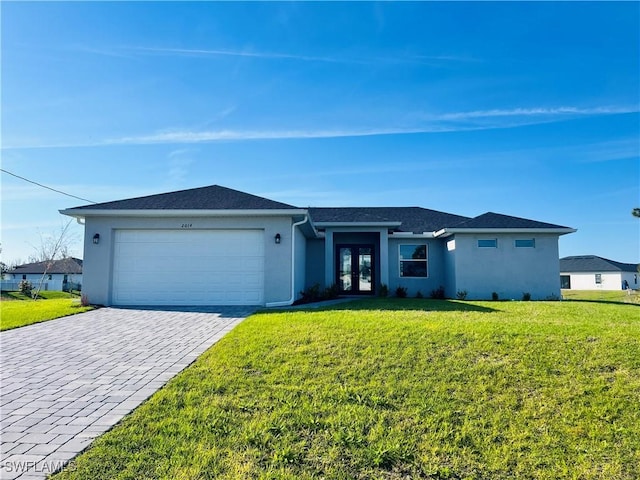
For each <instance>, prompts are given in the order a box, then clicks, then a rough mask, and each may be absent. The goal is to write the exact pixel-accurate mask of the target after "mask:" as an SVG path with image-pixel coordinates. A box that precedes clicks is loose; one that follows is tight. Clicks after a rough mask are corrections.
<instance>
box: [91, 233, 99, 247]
mask: <svg viewBox="0 0 640 480" xmlns="http://www.w3.org/2000/svg"><path fill="white" fill-rule="evenodd" d="M93 243H94V245H97V244H99V243H100V234H99V233H96V234H95V235H94V236H93Z"/></svg>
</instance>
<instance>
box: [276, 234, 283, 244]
mask: <svg viewBox="0 0 640 480" xmlns="http://www.w3.org/2000/svg"><path fill="white" fill-rule="evenodd" d="M280 240H282V237H281V236H280V234H279V233H276V245H279V244H280Z"/></svg>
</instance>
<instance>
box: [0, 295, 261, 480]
mask: <svg viewBox="0 0 640 480" xmlns="http://www.w3.org/2000/svg"><path fill="white" fill-rule="evenodd" d="M192 310H193V311H184V309H181V310H179V311H169V310H158V309H118V308H101V309H99V310H94V311H91V312H87V313H82V314H79V315H74V316H70V317H65V318H60V319H57V320H51V321H48V322H43V323H39V324H35V325H29V326H27V327H22V328H17V329H14V330H8V331H5V332H2V333H0V362H1V363H0V366H1V374H0V442H1V446H0V478H2V479H14V478H20V479H31V478H39V479H42V478H45V477H46V476H47V475H48V474H50V473H52V472H53V471H55V470H57V469H59V468H60V467H62V466H63V465H65V464H67V463H69V462H70V461H72V459H73V458H74V457H75V456H76V455H77V454H78V453H80V452H82V451H83V450H84V449H86V448H87V447H88V446H89V444H90V443H91V441H92V440H93V439H94V438H96V437H98V436H99V435H101V434H102V433H104V432H106V431H107V430H109V429H110V428H111V427H112V426H113V425H115V424H116V423H117V422H118V421H120V419H122V417H124V416H125V415H126V414H128V413H129V412H131V411H132V410H133V409H134V408H136V407H137V406H138V405H140V404H141V403H142V402H143V401H144V400H145V399H147V398H148V397H149V396H150V395H152V394H153V393H154V392H156V391H157V390H158V389H159V388H160V387H162V386H163V385H164V384H165V383H166V382H167V381H168V380H169V379H171V378H172V377H173V376H175V375H176V374H177V373H178V372H180V371H181V370H183V369H184V368H185V367H186V366H188V365H189V364H190V363H192V362H193V361H194V360H195V359H196V358H197V357H198V356H199V355H200V354H201V353H203V352H204V351H205V350H206V349H207V348H209V347H210V346H211V345H213V344H214V343H215V342H216V341H218V340H219V339H220V338H222V337H223V336H224V335H225V334H226V333H227V332H229V331H230V330H231V329H232V328H233V327H235V326H236V325H237V324H238V323H239V322H240V321H242V320H243V319H244V318H245V317H246V316H247V315H249V314H250V313H251V309H248V308H245V307H237V308H234V307H225V308H220V309H216V310H210V311H206V310H205V311H203V309H192ZM70 465H71V466H72V463H71V464H70Z"/></svg>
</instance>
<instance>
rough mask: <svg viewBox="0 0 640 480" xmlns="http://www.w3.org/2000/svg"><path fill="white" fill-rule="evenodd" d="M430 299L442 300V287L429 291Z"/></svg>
mask: <svg viewBox="0 0 640 480" xmlns="http://www.w3.org/2000/svg"><path fill="white" fill-rule="evenodd" d="M430 297H431V298H433V299H434V300H444V287H443V286H442V285H440V286H439V287H438V288H436V289H435V290H431V295H430Z"/></svg>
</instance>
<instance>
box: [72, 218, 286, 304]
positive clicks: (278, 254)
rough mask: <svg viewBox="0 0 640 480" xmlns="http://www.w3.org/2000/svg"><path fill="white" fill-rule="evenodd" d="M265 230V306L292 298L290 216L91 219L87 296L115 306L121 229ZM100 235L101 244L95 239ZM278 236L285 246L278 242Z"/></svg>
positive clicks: (86, 248)
mask: <svg viewBox="0 0 640 480" xmlns="http://www.w3.org/2000/svg"><path fill="white" fill-rule="evenodd" d="M183 224H190V225H192V227H191V229H193V230H196V229H201V230H206V229H243V228H245V229H263V230H264V232H265V235H264V239H265V248H264V253H265V282H264V285H265V294H264V301H265V303H269V302H281V301H286V300H289V298H290V297H291V225H292V219H291V218H290V217H180V218H177V217H176V218H174V217H167V218H164V217H157V218H144V217H143V218H140V217H87V218H86V220H85V236H84V262H83V277H84V284H83V293H85V294H86V295H87V297H88V299H89V301H90V302H91V303H95V304H102V305H110V304H111V303H112V281H113V255H114V237H115V230H117V229H181V227H182V225H183ZM96 233H98V234H100V243H99V244H97V245H94V244H93V236H94V235H95V234H96ZM276 233H279V234H280V235H281V243H280V244H279V245H277V244H276V243H275V241H274V237H275V235H276Z"/></svg>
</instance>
